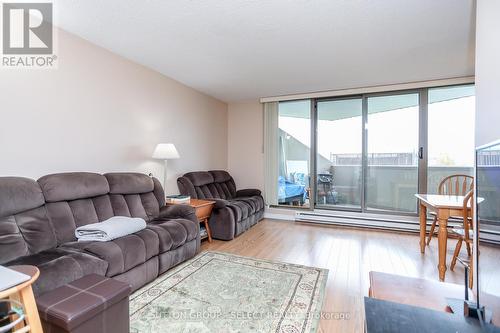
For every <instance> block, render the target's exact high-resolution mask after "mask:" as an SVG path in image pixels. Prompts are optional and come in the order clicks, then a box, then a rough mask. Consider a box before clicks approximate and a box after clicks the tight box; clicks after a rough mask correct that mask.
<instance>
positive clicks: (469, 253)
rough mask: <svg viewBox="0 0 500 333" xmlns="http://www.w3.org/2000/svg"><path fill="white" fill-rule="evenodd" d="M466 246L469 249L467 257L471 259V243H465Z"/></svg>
mask: <svg viewBox="0 0 500 333" xmlns="http://www.w3.org/2000/svg"><path fill="white" fill-rule="evenodd" d="M465 246H466V247H467V255H468V256H469V257H470V256H472V250H471V248H470V243H469V242H465Z"/></svg>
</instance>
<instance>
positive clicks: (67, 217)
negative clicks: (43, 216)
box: [38, 172, 113, 245]
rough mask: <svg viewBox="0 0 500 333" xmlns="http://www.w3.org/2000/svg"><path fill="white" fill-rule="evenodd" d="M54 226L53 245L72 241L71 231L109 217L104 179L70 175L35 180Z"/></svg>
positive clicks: (81, 174) (107, 189)
mask: <svg viewBox="0 0 500 333" xmlns="http://www.w3.org/2000/svg"><path fill="white" fill-rule="evenodd" d="M38 184H40V188H41V189H42V192H43V195H44V197H45V201H46V207H47V213H48V216H49V218H50V221H51V222H52V225H53V226H54V229H55V233H56V237H57V244H58V245H61V244H64V243H66V242H70V241H73V240H75V239H76V238H75V229H76V228H77V227H79V226H82V225H86V224H89V223H96V222H99V221H103V220H106V219H108V218H110V217H112V216H113V209H112V208H111V202H110V200H109V196H108V193H109V185H108V181H107V180H106V178H105V177H104V176H102V175H99V174H96V173H88V172H71V173H59V174H52V175H47V176H44V177H42V178H40V179H39V180H38Z"/></svg>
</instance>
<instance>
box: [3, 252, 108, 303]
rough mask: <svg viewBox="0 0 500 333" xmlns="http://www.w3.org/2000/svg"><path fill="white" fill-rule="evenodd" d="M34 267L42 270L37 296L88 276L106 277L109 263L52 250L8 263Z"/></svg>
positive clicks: (38, 281)
mask: <svg viewBox="0 0 500 333" xmlns="http://www.w3.org/2000/svg"><path fill="white" fill-rule="evenodd" d="M13 265H33V266H36V267H38V269H39V270H40V276H39V277H38V280H36V282H35V283H34V285H33V291H34V293H35V295H41V294H43V293H46V292H48V291H51V290H53V289H55V288H58V287H60V286H62V285H65V284H67V283H69V282H71V281H74V280H76V279H79V278H81V277H83V276H85V275H88V274H99V275H104V274H105V273H106V269H107V267H108V263H107V262H106V261H103V260H101V259H99V258H97V257H95V256H91V255H89V254H86V253H80V252H77V251H73V250H70V249H62V248H57V249H50V250H46V251H42V252H39V253H36V254H32V255H29V256H24V257H21V258H18V259H16V260H13V261H11V262H9V263H7V266H13Z"/></svg>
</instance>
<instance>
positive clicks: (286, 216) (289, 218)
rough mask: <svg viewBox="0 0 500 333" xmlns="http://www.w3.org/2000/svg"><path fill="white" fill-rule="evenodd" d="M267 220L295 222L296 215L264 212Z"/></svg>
mask: <svg viewBox="0 0 500 333" xmlns="http://www.w3.org/2000/svg"><path fill="white" fill-rule="evenodd" d="M264 218H265V219H275V220H285V221H292V222H293V221H295V215H290V214H276V213H268V212H264Z"/></svg>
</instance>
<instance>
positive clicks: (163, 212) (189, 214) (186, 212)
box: [158, 205, 198, 222]
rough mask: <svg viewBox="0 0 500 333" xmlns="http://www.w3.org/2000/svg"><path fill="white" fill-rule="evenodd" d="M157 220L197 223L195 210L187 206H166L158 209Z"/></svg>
mask: <svg viewBox="0 0 500 333" xmlns="http://www.w3.org/2000/svg"><path fill="white" fill-rule="evenodd" d="M158 217H159V218H164V219H165V218H166V219H187V220H191V221H193V222H198V218H197V217H196V214H195V210H194V208H193V207H191V206H189V205H166V206H163V207H161V208H160V215H159V216H158Z"/></svg>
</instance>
